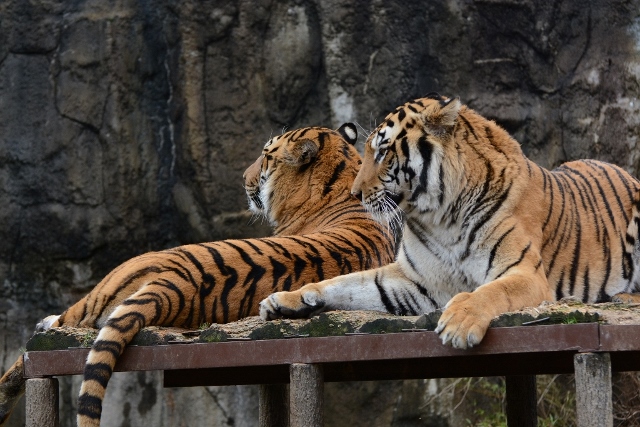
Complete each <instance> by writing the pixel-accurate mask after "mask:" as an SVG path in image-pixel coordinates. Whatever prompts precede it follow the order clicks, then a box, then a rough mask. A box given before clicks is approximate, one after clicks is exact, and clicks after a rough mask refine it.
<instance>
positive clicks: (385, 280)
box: [261, 94, 640, 348]
mask: <svg viewBox="0 0 640 427" xmlns="http://www.w3.org/2000/svg"><path fill="white" fill-rule="evenodd" d="M639 190H640V182H639V181H638V180H637V179H635V178H634V177H632V176H631V175H629V174H628V173H627V172H625V171H624V170H622V169H621V168H619V167H617V166H615V165H611V164H607V163H604V162H599V161H595V160H582V161H573V162H569V163H565V164H563V165H562V166H560V167H558V168H557V169H555V170H553V171H549V170H546V169H544V168H542V167H540V166H538V165H536V164H535V163H533V162H531V161H529V160H528V159H527V158H526V157H525V156H524V154H523V153H522V150H521V148H520V145H519V144H518V143H517V142H516V141H515V140H514V139H513V138H511V136H509V134H508V133H507V132H506V131H505V130H504V129H502V128H501V127H500V126H498V125H497V124H496V123H494V122H493V121H490V120H487V119H485V118H484V117H482V116H480V115H479V114H477V113H476V112H475V111H473V110H471V109H470V108H468V107H466V106H464V105H462V104H461V103H460V101H459V100H458V99H457V98H456V99H451V98H443V97H441V96H440V95H438V94H432V95H430V96H427V97H425V98H422V99H418V100H415V101H412V102H408V103H406V104H405V105H403V106H400V107H398V108H397V109H396V111H394V112H393V113H391V114H389V115H388V116H387V117H386V119H385V120H384V122H383V123H382V124H381V125H380V126H379V127H378V128H377V129H376V130H375V131H374V132H373V133H372V134H371V135H370V136H369V138H368V140H367V143H366V145H365V155H364V159H363V165H362V167H361V169H360V171H359V173H358V176H357V177H356V180H355V182H354V185H353V188H352V192H353V193H354V194H355V195H357V196H358V197H359V198H361V199H362V201H363V203H364V205H365V206H366V207H367V209H368V210H369V211H370V212H372V214H374V215H375V216H376V217H378V218H380V219H388V218H393V217H395V216H396V215H397V213H398V211H399V210H401V211H403V212H404V215H405V218H406V221H405V223H404V227H403V235H402V240H401V242H400V245H399V248H398V255H397V257H396V261H395V262H394V263H391V264H389V265H387V266H383V267H379V268H377V269H374V270H370V271H365V272H356V273H351V274H349V275H346V276H343V277H338V278H334V279H329V280H326V281H324V282H321V283H317V284H309V285H306V286H304V287H303V288H301V289H300V290H298V291H293V292H279V293H275V294H273V295H271V296H269V298H267V299H266V300H264V301H262V303H261V316H262V317H263V318H265V319H271V318H277V317H281V316H286V317H297V316H300V315H303V314H304V313H307V312H320V311H323V310H328V309H352V310H353V309H369V310H383V311H388V312H391V313H395V314H420V313H424V312H429V311H433V310H435V309H437V308H443V307H444V312H443V314H442V316H441V317H440V320H439V323H438V327H437V329H436V331H437V332H438V333H439V334H440V338H441V339H442V341H443V343H445V344H450V345H453V346H454V347H457V348H467V347H472V346H474V345H477V344H478V343H480V341H481V340H482V338H483V336H484V334H485V332H486V330H487V328H488V327H489V323H490V322H491V320H492V319H493V318H494V317H495V316H497V315H499V314H501V313H504V312H507V311H515V310H519V309H521V308H523V307H527V306H534V307H535V306H537V305H539V304H540V303H541V302H543V301H545V300H547V301H554V300H557V299H559V298H562V297H567V296H573V297H576V298H579V299H580V300H582V301H584V302H603V301H610V300H614V301H634V302H635V301H640V298H639V296H638V294H637V291H638V290H639V289H640V280H639V278H640V263H639V260H640V256H639V255H640V236H639V230H638V224H639V223H640V216H639V213H638V211H639V209H640V197H639Z"/></svg>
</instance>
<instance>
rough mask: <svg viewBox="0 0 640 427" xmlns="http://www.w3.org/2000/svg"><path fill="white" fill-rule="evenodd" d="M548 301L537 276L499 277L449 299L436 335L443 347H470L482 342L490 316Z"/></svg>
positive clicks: (545, 287)
mask: <svg viewBox="0 0 640 427" xmlns="http://www.w3.org/2000/svg"><path fill="white" fill-rule="evenodd" d="M552 299H553V296H552V295H551V292H550V290H549V287H548V285H547V281H546V278H544V276H543V275H541V274H537V275H521V274H512V275H509V276H503V277H501V278H499V279H497V280H494V281H492V282H489V283H487V284H485V285H482V286H480V287H479V288H477V289H476V290H475V291H473V292H461V293H459V294H457V295H455V296H454V297H453V298H451V300H450V301H449V302H448V303H447V305H446V306H445V309H444V312H443V313H442V316H440V320H439V321H438V327H437V328H436V332H437V333H438V334H440V339H441V340H442V343H443V344H450V345H451V346H453V347H455V348H462V349H464V348H468V347H473V346H475V345H477V344H479V343H480V341H482V338H484V335H485V333H486V332H487V329H488V328H489V324H490V323H491V320H492V319H493V318H494V317H496V316H498V315H500V314H502V313H506V312H509V311H515V310H520V309H522V308H524V307H530V306H534V307H535V306H537V305H539V304H540V303H541V302H543V301H545V300H547V301H551V300H552Z"/></svg>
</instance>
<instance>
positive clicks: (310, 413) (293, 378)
mask: <svg viewBox="0 0 640 427" xmlns="http://www.w3.org/2000/svg"><path fill="white" fill-rule="evenodd" d="M289 378H290V385H289V421H290V423H291V427H322V425H323V424H324V408H323V404H324V375H323V371H322V366H321V365H309V364H304V363H294V364H292V365H291V366H290V367H289Z"/></svg>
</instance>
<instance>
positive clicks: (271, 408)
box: [258, 384, 289, 427]
mask: <svg viewBox="0 0 640 427" xmlns="http://www.w3.org/2000/svg"><path fill="white" fill-rule="evenodd" d="M258 425H259V426H260V427H289V390H288V385H287V384H261V385H260V411H259V422H258Z"/></svg>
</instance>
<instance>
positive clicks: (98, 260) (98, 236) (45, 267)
mask: <svg viewBox="0 0 640 427" xmlns="http://www.w3.org/2000/svg"><path fill="white" fill-rule="evenodd" d="M639 11H640V1H638V0H617V1H605V0H594V1H590V2H584V1H578V0H560V1H557V2H548V1H544V0H477V1H473V2H472V1H467V0H450V1H447V2H400V1H395V0H386V1H380V0H371V1H356V2H353V1H343V0H322V1H320V0H313V1H312V0H288V1H287V0H285V1H281V2H273V1H268V0H257V1H254V0H251V1H249V0H236V1H224V0H223V1H213V0H203V1H202V0H199V1H196V0H184V1H177V0H157V1H150V0H142V1H138V0H107V1H105V0H85V1H59V0H32V1H24V0H4V1H2V2H0V189H1V190H0V325H1V326H2V328H0V365H2V368H3V369H6V368H7V367H9V366H10V364H11V362H13V360H14V359H15V358H16V357H17V356H18V354H19V351H18V349H19V348H20V347H21V346H23V345H24V343H25V342H26V340H27V339H28V337H29V335H30V331H31V330H32V328H33V326H34V325H35V323H36V322H37V320H39V319H40V318H42V317H43V316H45V315H47V314H50V313H58V312H60V311H62V310H63V309H64V308H65V307H67V306H68V305H69V304H71V303H72V302H73V301H75V300H77V299H78V298H79V297H80V296H81V295H83V294H85V293H86V292H87V291H88V290H89V289H90V288H91V287H92V286H93V285H94V284H95V283H97V281H98V280H99V279H100V278H101V277H102V276H103V275H104V274H106V273H107V272H108V271H109V270H110V269H112V268H113V267H115V266H116V265H117V264H119V263H120V262H122V261H124V260H126V259H128V258H130V257H132V256H134V255H136V254H138V253H141V252H145V251H148V250H152V249H162V248H166V247H170V246H174V245H178V244H183V243H188V242H196V241H205V240H216V239H222V238H228V237H241V236H256V235H262V234H265V233H266V232H267V231H268V230H266V229H265V227H264V226H259V225H257V226H256V225H254V226H249V225H248V222H249V217H248V216H246V214H245V213H244V209H245V200H244V194H243V191H242V186H241V182H242V181H241V174H242V171H243V170H244V168H245V167H246V166H248V165H249V164H250V163H251V161H252V160H253V159H254V158H255V157H256V156H257V155H258V153H259V152H260V148H261V147H262V145H263V143H264V142H265V141H266V140H267V139H268V138H269V136H270V135H275V134H279V133H280V132H281V131H282V130H283V129H284V128H295V127H300V126H306V125H329V126H334V127H337V126H339V125H340V124H342V122H344V121H357V122H358V123H359V124H360V125H361V126H362V127H363V129H364V131H368V130H371V129H372V128H374V126H375V124H376V123H379V121H380V120H381V119H382V118H383V117H384V115H385V114H386V113H387V112H388V111H390V110H391V109H393V108H394V107H395V106H397V105H399V104H401V103H403V102H405V101H407V100H409V99H411V98H413V97H418V96H421V95H424V94H426V93H427V92H430V91H433V90H436V91H439V92H440V93H442V94H445V95H459V96H460V97H461V99H462V101H463V102H464V103H467V104H468V105H470V106H471V107H473V108H475V109H476V110H478V111H479V112H481V113H482V114H484V115H486V116H488V117H491V118H493V119H495V120H496V121H497V122H498V123H500V124H501V125H503V126H504V127H505V128H506V129H507V130H509V131H510V132H511V133H513V135H514V136H515V137H516V138H517V139H518V140H519V141H520V142H521V143H522V144H523V146H524V150H525V152H526V153H527V155H529V156H530V157H531V158H532V159H533V160H535V161H537V162H538V163H540V164H542V165H544V166H548V167H551V166H555V165H558V164H559V163H560V162H562V161H565V160H569V159H575V158H581V157H592V158H599V159H602V160H607V161H611V162H614V163H617V164H619V165H621V166H623V167H624V168H625V169H627V170H628V171H630V172H631V173H633V174H635V175H638V173H639V172H640V147H637V143H638V138H639V136H640V100H639V99H638V98H639V94H640V12H639ZM155 376H156V374H152V373H148V374H130V375H128V376H127V375H126V374H123V375H122V378H125V377H126V378H127V379H126V380H124V379H123V380H122V381H121V382H120V380H118V381H114V384H113V385H110V389H109V393H110V396H111V397H109V398H108V399H112V400H111V402H113V403H112V407H111V408H112V409H110V410H108V411H106V413H108V414H109V417H108V418H106V417H105V423H104V425H156V426H179V425H220V426H223V425H236V426H238V425H255V420H257V415H256V414H255V410H256V409H255V408H256V407H257V403H256V402H257V401H256V399H257V397H256V395H257V393H256V391H255V390H254V389H252V388H247V387H237V388H233V389H231V391H221V390H219V389H213V388H209V389H206V390H205V389H202V390H163V389H162V388H161V387H160V385H159V383H158V381H155V380H154V378H155ZM117 383H119V384H120V385H118V384H117ZM402 384H403V383H401V382H397V383H394V385H393V387H392V386H391V385H389V386H388V387H387V388H386V390H391V389H393V390H396V392H394V393H388V392H385V393H383V394H382V395H381V394H380V393H378V392H377V391H376V390H378V389H379V388H380V386H373V385H371V387H369V386H366V387H365V386H362V385H360V386H358V387H360V388H362V389H363V391H362V393H364V394H361V395H360V396H366V395H367V394H366V393H373V394H375V396H376V399H377V400H379V401H380V402H378V403H379V405H378V406H379V407H380V408H381V409H380V414H386V415H384V416H383V415H381V416H379V417H375V416H373V415H372V414H373V413H372V412H371V410H370V409H369V410H368V412H367V415H366V416H363V417H362V418H361V419H362V420H367V423H365V424H363V425H381V426H382V425H385V426H387V425H394V426H395V425H398V426H399V425H428V424H425V423H426V421H424V419H426V418H424V417H423V421H418V417H419V415H418V412H419V411H418V410H417V409H416V410H415V411H414V412H411V410H410V405H406V404H404V403H398V402H400V400H399V399H397V397H398V396H405V398H404V400H403V402H413V401H414V400H415V399H414V398H410V397H408V396H409V395H408V394H407V395H405V394H404V393H405V390H412V389H413V388H419V387H418V386H417V385H416V384H417V383H411V384H413V385H404V386H403V385H402ZM407 384H409V383H407ZM435 384H436V382H430V383H429V387H430V388H429V390H432V389H433V387H435ZM62 385H63V387H62V388H63V399H62V401H63V403H62V404H63V407H64V408H67V409H69V408H70V409H73V405H75V395H76V392H77V390H76V389H77V383H76V382H72V381H70V380H64V381H63V382H62ZM414 386H415V387H414ZM340 387H344V386H336V387H328V388H327V389H328V390H333V389H334V388H335V389H338V388H340ZM363 387H364V388H363ZM367 387H369V388H367ZM389 387H392V388H389ZM365 389H366V390H365ZM126 393H128V394H126ZM406 393H409V391H407V392H406ZM114 396H118V397H114ZM131 396H135V397H131ZM354 396H355V395H354ZM385 396H386V397H385ZM114 399H120V400H114ZM412 399H414V400H412ZM418 400H419V399H418ZM328 401H333V402H336V405H337V404H338V403H339V402H341V400H340V399H339V398H333V400H331V398H330V399H328ZM354 401H362V402H365V403H366V402H368V401H371V399H367V398H365V397H363V398H362V399H360V400H359V399H358V398H356V397H354ZM418 406H419V405H418ZM340 411H342V412H340ZM340 411H338V410H336V411H335V413H336V414H338V413H343V412H344V410H342V409H341V410H340ZM445 412H446V411H445V410H442V411H441V413H445ZM423 415H424V414H423ZM412 417H413V418H412ZM72 418H73V415H72V414H71V413H70V412H65V415H64V423H66V424H63V425H72V421H71V420H72ZM356 418H357V417H354V419H356ZM369 418H371V419H369ZM438 419H440V418H438ZM332 420H334V418H332V417H331V416H328V417H327V422H328V423H331V425H339V422H340V419H338V418H336V420H335V421H332ZM369 421H370V422H369ZM432 421H433V420H432ZM21 422H22V419H21V415H20V414H17V415H16V416H15V417H14V420H13V423H12V425H20V423H21ZM363 422H364V421H363ZM436 422H440V421H433V423H434V424H431V425H441V424H436ZM252 423H253V424H252ZM352 425H356V424H352Z"/></svg>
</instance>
